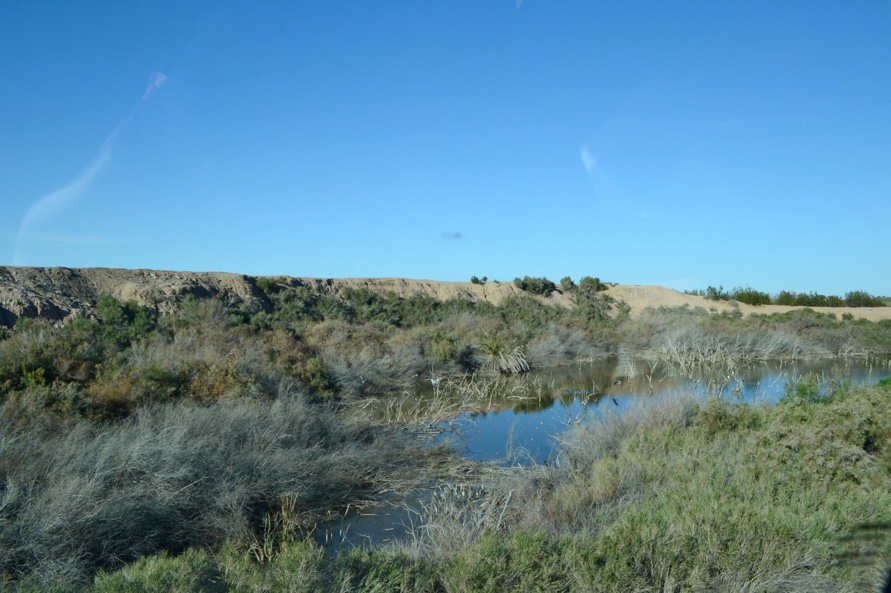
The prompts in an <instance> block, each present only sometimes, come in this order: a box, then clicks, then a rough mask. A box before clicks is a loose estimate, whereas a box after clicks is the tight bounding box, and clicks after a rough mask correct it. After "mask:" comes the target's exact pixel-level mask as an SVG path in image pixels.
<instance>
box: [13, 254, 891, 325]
mask: <svg viewBox="0 0 891 593" xmlns="http://www.w3.org/2000/svg"><path fill="white" fill-rule="evenodd" d="M275 278H277V279H280V281H281V283H282V284H283V285H285V286H289V287H297V286H305V287H307V288H309V289H310V290H312V291H313V292H315V293H316V294H327V295H335V296H336V295H339V294H341V293H342V292H343V291H344V290H345V289H346V288H364V289H368V290H371V291H374V292H378V293H381V294H385V293H394V294H396V295H397V296H400V297H409V296H412V295H416V294H423V295H427V296H429V297H432V298H434V299H438V300H445V299H449V298H465V299H468V300H470V301H475V302H477V301H486V302H490V303H493V304H498V303H500V302H501V301H502V300H504V299H505V298H506V297H508V296H510V295H519V294H525V293H523V292H522V291H521V290H520V289H519V288H517V287H516V286H515V285H514V284H513V283H512V282H501V283H497V282H487V283H485V284H473V283H471V282H439V281H435V280H410V279H405V278H298V277H287V276H281V277H275ZM256 281H257V277H256V276H247V275H244V274H232V273H224V272H176V271H167V270H127V269H115V268H61V267H54V268H37V267H15V266H0V325H3V326H7V327H11V326H12V325H13V324H14V323H15V320H16V319H17V318H18V317H22V316H24V317H39V318H46V319H50V320H54V321H59V320H62V319H65V318H67V317H69V316H70V315H85V316H92V315H94V314H95V307H96V303H97V301H98V299H99V297H100V296H101V295H103V294H110V295H112V296H114V297H115V298H117V299H118V300H120V301H122V302H126V301H135V302H136V303H138V304H140V305H142V306H145V307H149V308H152V309H154V310H156V311H158V312H159V313H162V314H163V313H170V312H172V311H175V310H176V309H177V308H178V307H179V306H180V304H181V303H182V301H183V299H185V298H186V296H187V295H189V294H191V295H194V296H196V297H199V298H203V297H216V298H219V299H220V300H222V301H223V302H225V303H226V304H228V305H231V306H238V307H241V308H242V309H244V310H246V311H249V312H257V311H262V310H269V308H270V307H271V303H270V302H269V299H268V298H267V297H266V295H265V294H264V293H263V292H262V291H261V290H260V289H258V288H257V285H256ZM607 294H609V295H610V296H612V297H613V298H614V299H616V300H617V301H623V302H624V303H625V304H626V305H628V307H629V309H630V314H631V316H632V317H638V316H639V315H640V314H641V313H642V312H643V311H644V310H645V309H646V308H648V307H653V308H658V307H679V306H685V305H686V306H689V307H694V308H695V307H703V308H705V309H706V310H709V311H715V312H720V311H732V310H736V309H738V310H739V311H742V313H743V314H744V315H749V314H751V313H763V314H770V313H779V312H785V311H790V310H793V309H795V308H796V307H784V306H778V305H764V306H759V307H753V306H750V305H746V304H742V303H736V304H731V303H727V302H720V301H709V300H707V299H706V298H705V297H699V296H693V295H687V294H683V293H680V292H677V291H674V290H671V289H668V288H664V287H661V286H637V285H622V284H619V285H614V286H611V287H610V288H609V290H608V291H607ZM537 298H541V297H537ZM542 300H543V301H545V302H547V303H551V304H554V305H560V306H563V307H572V306H574V303H573V299H572V297H571V295H568V294H564V293H562V292H561V291H559V290H558V291H556V292H554V293H553V294H552V295H551V296H550V297H548V298H546V299H545V298H542ZM814 309H815V310H817V311H821V312H827V313H833V314H835V315H836V316H839V317H840V315H841V313H843V312H850V313H852V314H853V315H854V316H855V317H858V318H864V319H869V320H872V321H876V320H879V319H891V307H863V308H853V309H838V308H830V307H814Z"/></svg>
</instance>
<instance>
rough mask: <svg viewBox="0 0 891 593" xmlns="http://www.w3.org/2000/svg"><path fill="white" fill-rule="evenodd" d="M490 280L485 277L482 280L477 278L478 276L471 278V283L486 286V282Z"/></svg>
mask: <svg viewBox="0 0 891 593" xmlns="http://www.w3.org/2000/svg"><path fill="white" fill-rule="evenodd" d="M488 280H489V278H488V277H486V276H483V277H482V279H480V278H477V277H476V276H471V277H470V281H471V282H472V283H473V284H485V283H486V281H488Z"/></svg>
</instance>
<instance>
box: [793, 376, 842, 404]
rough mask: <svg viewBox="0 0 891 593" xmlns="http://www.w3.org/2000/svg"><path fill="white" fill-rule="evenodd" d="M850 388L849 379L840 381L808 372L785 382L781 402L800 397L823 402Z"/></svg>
mask: <svg viewBox="0 0 891 593" xmlns="http://www.w3.org/2000/svg"><path fill="white" fill-rule="evenodd" d="M850 390H851V384H850V382H849V381H840V380H839V379H836V378H834V377H831V376H830V377H827V376H826V375H825V374H817V373H808V374H806V375H804V376H802V377H800V378H798V379H797V380H795V381H788V382H786V385H785V388H784V394H783V398H782V400H781V402H787V401H789V400H793V399H795V398H800V399H803V400H805V401H808V402H812V403H818V404H825V403H829V402H831V401H833V399H835V398H838V397H840V396H843V395H844V394H846V393H848V392H849V391H850Z"/></svg>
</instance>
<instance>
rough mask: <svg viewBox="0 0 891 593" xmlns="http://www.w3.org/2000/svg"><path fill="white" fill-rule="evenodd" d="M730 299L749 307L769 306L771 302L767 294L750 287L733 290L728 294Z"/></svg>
mask: <svg viewBox="0 0 891 593" xmlns="http://www.w3.org/2000/svg"><path fill="white" fill-rule="evenodd" d="M730 297H731V298H732V299H735V300H737V301H739V302H741V303H746V304H749V305H769V304H770V302H771V301H770V295H769V294H767V293H766V292H760V291H758V290H755V289H754V288H752V287H750V286H746V287H745V288H739V287H737V288H734V289H733V291H731V293H730Z"/></svg>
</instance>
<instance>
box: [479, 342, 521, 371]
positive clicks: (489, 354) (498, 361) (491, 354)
mask: <svg viewBox="0 0 891 593" xmlns="http://www.w3.org/2000/svg"><path fill="white" fill-rule="evenodd" d="M476 349H477V352H478V353H479V356H480V357H481V359H482V364H481V366H482V367H483V368H484V369H486V370H488V371H492V372H498V373H502V374H510V373H525V372H527V371H528V370H529V363H528V362H527V361H526V355H525V353H524V352H523V350H522V348H520V347H519V346H518V345H517V344H516V343H515V342H514V341H513V339H512V338H511V337H510V336H508V335H507V334H505V333H503V332H483V333H482V334H481V335H480V336H479V338H478V340H477V343H476Z"/></svg>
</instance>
